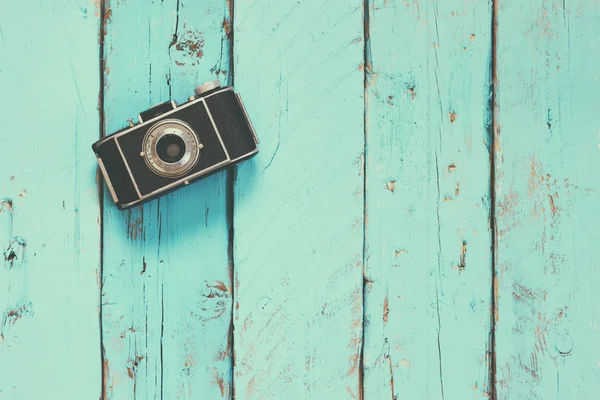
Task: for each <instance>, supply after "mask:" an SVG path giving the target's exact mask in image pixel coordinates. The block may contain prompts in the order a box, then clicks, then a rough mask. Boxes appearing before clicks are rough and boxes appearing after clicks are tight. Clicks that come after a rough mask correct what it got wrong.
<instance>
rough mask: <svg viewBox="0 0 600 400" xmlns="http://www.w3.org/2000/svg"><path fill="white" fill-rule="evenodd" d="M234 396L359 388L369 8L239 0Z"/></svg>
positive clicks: (353, 394) (327, 394)
mask: <svg viewBox="0 0 600 400" xmlns="http://www.w3.org/2000/svg"><path fill="white" fill-rule="evenodd" d="M234 27H235V35H234V37H235V42H234V55H235V84H236V87H237V89H238V90H239V91H240V92H241V93H242V95H244V96H245V98H246V99H247V100H246V106H247V108H248V112H249V113H250V115H251V116H252V118H253V122H254V126H255V128H256V130H257V132H258V135H259V137H260V140H261V144H260V146H261V147H260V153H259V154H258V155H257V156H256V157H255V158H253V159H252V160H251V161H249V162H247V163H245V164H241V165H240V166H239V167H238V168H237V174H236V179H235V196H234V206H235V211H234V226H235V234H234V269H235V285H236V289H235V293H236V294H235V299H236V302H235V311H234V324H235V329H234V338H235V342H234V343H235V346H234V349H235V367H234V369H235V373H234V376H235V378H234V379H235V382H234V388H235V398H236V399H279V398H282V397H285V396H292V397H293V396H294V395H296V396H302V397H303V398H305V399H341V398H348V399H351V398H358V397H359V396H360V349H361V331H362V276H363V272H362V271H363V267H362V259H363V254H362V250H363V180H364V176H363V145H364V132H363V106H364V98H363V92H364V90H363V72H362V71H361V70H360V64H361V61H362V59H363V37H362V36H363V17H362V3H361V2H360V1H354V0H353V1H348V2H343V3H334V2H320V1H316V0H314V1H313V0H311V1H304V2H294V3H293V4H290V3H286V2H271V1H268V0H255V1H252V2H250V1H236V3H235V18H234Z"/></svg>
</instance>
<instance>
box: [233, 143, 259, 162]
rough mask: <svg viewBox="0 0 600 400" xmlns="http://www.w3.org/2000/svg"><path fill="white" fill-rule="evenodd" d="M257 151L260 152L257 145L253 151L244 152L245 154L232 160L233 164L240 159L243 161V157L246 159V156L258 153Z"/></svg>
mask: <svg viewBox="0 0 600 400" xmlns="http://www.w3.org/2000/svg"><path fill="white" fill-rule="evenodd" d="M256 153H258V147H257V148H255V149H254V150H253V151H251V152H250V153H246V154H244V155H243V156H239V157H238V158H236V159H233V160H231V163H232V164H233V163H236V162H238V161H242V160H243V159H245V158H248V157H250V156H251V155H254V154H256Z"/></svg>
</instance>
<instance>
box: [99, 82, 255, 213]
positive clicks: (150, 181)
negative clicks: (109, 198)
mask: <svg viewBox="0 0 600 400" xmlns="http://www.w3.org/2000/svg"><path fill="white" fill-rule="evenodd" d="M219 90H223V89H219ZM219 90H217V91H216V94H213V95H211V96H209V97H207V98H206V99H205V101H206V104H207V106H208V108H209V110H210V113H211V115H212V117H213V120H214V122H215V125H216V126H217V129H218V131H219V134H220V136H221V139H222V140H223V144H224V145H225V148H226V149H227V152H228V153H229V157H230V159H231V161H232V162H227V163H224V165H223V166H221V167H219V168H218V169H215V170H212V171H210V172H209V173H203V174H201V176H200V177H196V178H194V179H190V180H189V181H190V182H192V181H195V180H198V179H201V178H203V177H205V176H207V175H209V174H212V173H214V172H217V171H220V170H222V169H223V168H226V167H228V166H231V165H232V164H233V163H235V159H236V158H239V157H242V156H247V155H248V153H251V152H253V151H254V150H255V149H256V144H255V143H254V139H253V135H252V132H251V130H250V127H249V125H248V122H247V121H246V118H245V116H244V113H243V111H242V109H241V107H240V104H239V103H238V101H237V98H236V95H235V93H234V91H233V90H225V91H219ZM165 119H175V120H181V121H184V122H186V123H187V124H188V125H190V127H191V128H192V129H193V130H194V132H196V134H197V135H198V137H199V140H200V142H201V143H202V144H203V145H204V148H203V149H202V150H201V153H200V159H199V160H198V163H197V164H196V166H195V167H194V168H193V169H192V170H190V171H189V172H188V173H187V174H186V175H184V176H181V177H177V178H166V177H162V176H159V175H156V174H155V173H154V172H153V171H152V170H151V169H150V168H149V167H148V166H147V165H146V162H145V160H144V157H142V156H141V155H140V153H141V152H142V143H143V140H144V136H145V134H146V132H148V130H149V129H150V128H151V127H152V126H153V125H154V124H155V123H157V122H159V121H163V120H165ZM111 136H112V135H111ZM116 140H117V141H118V143H119V146H120V147H121V150H122V152H123V155H124V157H125V159H126V160H127V163H128V165H129V168H130V170H131V174H132V175H133V177H134V179H135V181H136V183H137V185H138V189H139V191H140V193H141V194H142V195H148V194H150V193H152V192H154V191H156V190H158V189H160V188H162V187H164V186H166V185H169V184H171V183H173V182H176V181H179V180H182V179H185V177H186V176H190V175H193V174H195V173H197V172H200V171H202V170H205V169H207V168H209V167H211V166H213V165H215V164H218V163H220V162H223V161H225V160H226V159H227V156H226V154H225V151H224V150H223V147H222V146H221V143H220V141H219V138H218V136H217V133H216V131H215V129H214V127H213V125H212V123H211V121H210V118H209V116H208V113H207V111H206V108H205V106H204V104H203V103H202V102H197V103H195V104H193V105H189V106H187V107H186V104H183V105H181V106H180V107H178V108H177V109H176V111H175V112H173V113H171V114H168V115H163V116H162V117H160V118H157V119H156V120H154V121H152V122H151V123H149V124H146V125H144V126H140V127H139V128H138V129H134V130H132V131H130V132H128V133H126V134H124V135H122V136H120V137H118V138H117V139H116ZM92 148H93V149H94V151H95V152H96V154H97V156H98V157H99V158H102V160H103V163H104V166H105V169H106V171H107V174H108V176H109V177H110V180H111V183H112V185H113V188H114V190H115V193H116V195H117V197H118V200H119V201H118V203H117V206H118V207H119V208H120V209H124V208H128V207H124V206H123V205H125V204H128V203H132V202H136V201H137V200H139V197H138V195H137V193H136V191H135V188H134V186H133V183H132V181H131V179H130V177H129V173H128V171H127V169H126V166H125V163H124V162H123V159H122V158H121V155H120V154H119V151H118V149H117V146H116V144H115V141H114V140H107V141H105V142H104V143H102V144H101V145H98V143H95V144H94V145H93V146H92ZM183 185H184V184H183V183H181V184H179V185H176V186H175V187H173V188H170V189H169V190H167V191H163V192H160V193H157V194H156V195H154V196H149V198H146V199H144V201H142V202H136V203H135V204H133V205H139V204H142V203H145V202H147V201H149V200H152V199H153V198H156V197H158V196H162V195H164V194H166V193H168V192H170V191H172V190H175V189H177V188H179V187H181V186H183ZM133 205H132V206H133Z"/></svg>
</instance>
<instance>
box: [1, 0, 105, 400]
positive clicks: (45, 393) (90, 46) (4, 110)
mask: <svg viewBox="0 0 600 400" xmlns="http://www.w3.org/2000/svg"><path fill="white" fill-rule="evenodd" d="M96 12H97V10H96V9H95V7H94V4H93V3H91V2H89V1H80V0H66V1H63V2H62V4H61V5H60V6H58V5H57V4H52V3H48V2H37V3H36V4H35V6H34V7H33V6H32V5H31V4H29V2H6V1H3V2H0V110H1V111H0V255H1V256H0V399H3V400H4V399H11V400H13V399H14V400H30V399H44V398H53V397H54V398H62V399H97V398H99V397H100V387H101V379H100V378H99V377H100V376H101V368H100V365H101V364H100V329H99V321H100V318H99V308H98V305H99V279H98V277H99V272H100V271H99V262H100V206H99V200H100V199H99V196H98V190H97V183H96V169H97V164H96V160H95V158H94V155H93V153H91V152H90V151H89V149H90V147H89V146H90V143H92V142H93V141H94V140H96V138H97V137H98V127H99V116H98V109H97V106H98V90H99V87H98V82H99V79H98V76H99V71H98V70H99V65H98V44H97V43H98V29H99V18H98V16H96V15H95V13H96ZM57 21H60V23H57ZM49 44H51V45H49Z"/></svg>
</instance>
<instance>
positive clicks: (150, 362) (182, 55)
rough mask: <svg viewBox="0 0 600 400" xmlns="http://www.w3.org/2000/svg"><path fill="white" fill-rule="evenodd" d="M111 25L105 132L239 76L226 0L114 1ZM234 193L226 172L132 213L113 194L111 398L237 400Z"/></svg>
mask: <svg viewBox="0 0 600 400" xmlns="http://www.w3.org/2000/svg"><path fill="white" fill-rule="evenodd" d="M104 20H105V32H106V37H105V41H104V58H105V63H104V64H105V68H104V82H105V86H104V112H105V117H106V130H107V132H105V133H110V132H112V131H114V130H117V129H119V128H121V127H123V126H124V125H125V124H126V123H127V119H128V118H132V117H133V118H135V117H137V113H138V112H139V111H142V110H144V109H147V108H148V107H150V106H152V105H154V104H157V103H159V102H162V101H166V100H169V99H170V98H173V99H174V100H176V101H179V102H183V101H185V100H186V99H187V98H188V97H189V96H190V95H192V94H193V88H194V86H195V85H197V84H200V83H202V82H204V81H207V80H211V79H215V78H217V79H221V80H222V81H223V82H227V80H228V76H229V70H230V68H229V62H230V61H229V60H230V57H229V48H230V46H229V39H228V37H227V34H228V33H229V32H228V31H229V26H230V25H229V24H230V22H229V21H230V10H229V6H228V4H227V3H226V2H225V0H223V1H221V0H211V1H205V2H201V3H197V2H189V1H185V0H171V1H164V2H163V1H160V2H159V1H154V2H150V3H149V2H147V1H141V0H140V1H131V0H130V1H127V2H110V3H108V2H107V3H106V4H105V11H104ZM227 193H228V192H227V176H226V174H225V173H221V174H218V175H215V176H213V177H211V178H208V179H207V180H205V181H202V182H201V183H197V184H195V185H191V186H190V187H188V188H185V189H182V190H180V191H178V192H176V193H173V194H170V195H168V196H166V197H163V198H161V199H160V200H159V201H155V202H151V203H149V204H147V205H144V206H142V207H139V208H137V209H134V210H132V211H128V212H121V211H118V210H117V209H116V208H115V207H114V205H113V204H112V199H111V198H110V196H109V195H108V193H107V191H105V196H104V198H105V201H104V218H105V219H104V251H103V263H104V265H103V283H104V284H103V293H102V315H103V319H102V328H103V342H102V344H103V351H104V394H105V398H107V399H133V398H164V399H177V398H181V399H198V398H210V399H216V398H230V393H231V389H230V388H231V385H232V380H231V369H232V368H231V364H232V360H231V357H232V353H231V349H230V343H229V341H230V326H231V317H232V310H231V308H232V297H231V291H232V288H231V272H230V270H229V267H228V232H229V222H228V216H227Z"/></svg>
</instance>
